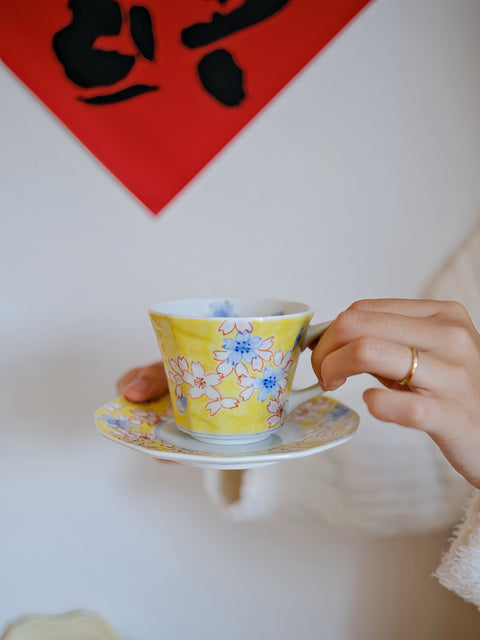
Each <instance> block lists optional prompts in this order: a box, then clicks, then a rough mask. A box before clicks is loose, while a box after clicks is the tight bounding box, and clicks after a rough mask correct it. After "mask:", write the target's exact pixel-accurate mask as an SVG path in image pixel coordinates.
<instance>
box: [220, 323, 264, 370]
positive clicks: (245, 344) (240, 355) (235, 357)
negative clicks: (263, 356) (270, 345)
mask: <svg viewBox="0 0 480 640" xmlns="http://www.w3.org/2000/svg"><path fill="white" fill-rule="evenodd" d="M262 342H263V340H262V338H259V337H258V336H252V334H251V333H249V332H248V331H244V332H243V333H237V335H236V337H235V339H234V340H232V339H231V338H226V339H225V341H224V343H223V348H224V349H226V350H227V351H228V352H229V353H228V357H227V362H229V363H230V364H232V365H234V366H235V365H236V364H238V363H239V362H241V361H242V360H243V361H244V362H248V363H249V364H252V360H253V359H254V358H258V350H259V347H260V346H261V345H262Z"/></svg>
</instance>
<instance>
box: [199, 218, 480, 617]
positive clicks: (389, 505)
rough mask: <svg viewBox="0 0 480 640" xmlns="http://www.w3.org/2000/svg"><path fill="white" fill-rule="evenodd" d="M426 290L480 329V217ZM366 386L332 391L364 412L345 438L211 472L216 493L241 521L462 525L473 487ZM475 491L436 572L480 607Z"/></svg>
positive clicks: (394, 530)
mask: <svg viewBox="0 0 480 640" xmlns="http://www.w3.org/2000/svg"><path fill="white" fill-rule="evenodd" d="M426 296H427V297H430V298H436V299H445V300H447V299H449V300H458V301H460V302H462V303H463V304H464V305H465V306H466V307H467V309H468V310H469V312H470V314H471V317H472V319H473V321H474V322H475V323H476V326H477V327H479V326H480V224H479V225H478V226H477V228H476V229H475V230H474V231H473V232H472V234H470V236H469V238H468V240H467V241H466V243H465V244H464V245H463V246H462V247H460V248H459V250H458V251H457V253H456V254H455V255H454V256H453V257H452V258H451V259H450V261H449V262H448V264H447V265H445V267H444V268H443V269H442V271H441V272H440V273H439V274H437V276H436V277H435V278H434V280H433V282H432V283H431V284H430V286H429V287H428V290H427V291H426ZM367 385H368V386H372V378H371V377H369V376H368V377H367V376H357V377H356V378H354V379H352V380H350V381H349V382H347V384H346V385H344V387H343V388H342V389H341V390H339V391H338V392H337V393H335V394H334V395H335V397H336V398H338V399H339V400H341V401H342V402H345V403H346V404H347V405H349V406H351V407H354V408H355V410H356V411H357V412H358V413H359V414H360V423H361V428H360V429H359V431H358V433H357V434H356V436H355V438H353V439H352V440H351V441H350V442H349V443H348V444H346V445H342V446H341V447H338V448H336V449H332V450H330V451H326V452H324V453H322V454H318V455H314V456H311V457H308V458H303V459H301V460H293V461H288V462H283V463H280V464H276V465H273V466H268V467H260V468H257V469H251V470H249V471H244V472H234V471H226V472H222V471H215V470H209V471H207V472H206V473H205V482H206V487H207V491H208V493H209V495H210V497H211V498H212V500H213V501H214V502H215V503H216V504H217V505H218V506H219V507H220V508H221V509H222V510H223V511H224V513H225V515H226V516H227V517H229V518H230V519H233V520H237V521H240V520H254V519H259V518H266V517H270V516H275V517H288V518H296V519H299V518H300V519H302V520H305V519H306V520H309V521H317V522H324V523H329V524H331V525H334V526H337V527H348V529H349V530H350V531H352V530H356V531H364V532H367V533H370V534H373V535H401V534H413V533H431V532H434V531H441V530H446V529H447V528H449V527H451V526H452V525H453V524H454V523H455V522H458V520H460V518H461V515H462V511H463V509H464V505H465V501H466V500H467V499H468V498H469V497H470V496H471V495H472V492H473V491H472V488H471V486H470V485H469V484H468V483H467V482H466V481H465V480H464V479H463V478H462V477H461V476H460V475H459V474H457V473H456V472H455V471H454V470H453V469H452V467H451V466H450V465H449V464H448V463H447V462H446V461H445V459H444V458H443V456H442V455H441V454H440V452H439V450H438V449H437V447H436V445H434V443H433V442H432V441H431V440H430V438H429V437H428V436H426V434H424V433H422V432H419V431H416V430H413V429H405V428H402V427H399V426H397V425H385V424H384V423H381V422H379V421H377V420H375V419H374V418H373V417H372V416H371V415H370V414H369V413H368V411H367V410H366V408H365V405H364V403H363V401H362V398H361V395H362V392H363V390H364V389H365V388H366V386H367ZM473 493H474V497H473V499H472V498H471V497H470V502H469V506H468V509H467V513H466V516H465V519H464V521H463V523H462V524H461V525H458V526H457V528H456V529H455V531H454V538H453V540H452V543H451V547H450V550H449V552H448V553H447V554H446V555H445V557H444V558H443V560H442V562H441V564H440V567H439V568H438V570H437V572H436V576H437V577H438V579H439V580H440V582H441V584H443V585H444V586H445V587H447V588H448V589H451V590H453V591H455V592H456V593H457V594H459V595H460V596H462V597H463V598H464V599H465V600H468V601H469V602H473V603H474V604H475V605H476V606H477V607H479V608H480V491H475V492H473Z"/></svg>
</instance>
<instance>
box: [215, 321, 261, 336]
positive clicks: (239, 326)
mask: <svg viewBox="0 0 480 640" xmlns="http://www.w3.org/2000/svg"><path fill="white" fill-rule="evenodd" d="M218 330H219V331H221V332H222V333H223V335H224V336H226V335H227V334H228V333H232V331H235V330H237V331H238V333H243V332H244V331H248V333H252V331H253V325H252V323H251V322H250V321H249V320H239V319H238V318H228V319H227V320H224V321H223V322H222V324H221V325H220V326H219V327H218Z"/></svg>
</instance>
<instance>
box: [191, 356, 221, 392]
mask: <svg viewBox="0 0 480 640" xmlns="http://www.w3.org/2000/svg"><path fill="white" fill-rule="evenodd" d="M221 379H222V376H221V375H220V374H218V373H205V370H204V368H203V367H202V365H201V364H200V363H199V362H192V371H191V372H190V371H185V372H184V374H183V380H184V382H186V383H187V384H188V395H189V396H190V397H191V398H200V396H203V395H205V396H207V398H209V399H210V400H219V399H220V398H221V394H220V391H219V390H218V389H216V388H215V387H216V385H217V384H219V382H220V380H221Z"/></svg>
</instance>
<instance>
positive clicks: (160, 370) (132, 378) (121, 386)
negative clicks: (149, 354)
mask: <svg viewBox="0 0 480 640" xmlns="http://www.w3.org/2000/svg"><path fill="white" fill-rule="evenodd" d="M117 390H118V393H120V394H121V395H123V396H124V397H125V398H126V399H127V400H129V401H130V402H145V401H147V400H154V399H155V398H159V397H160V396H162V395H163V394H164V393H166V392H167V390H168V384H167V375H166V373H165V368H164V366H163V363H162V362H155V363H154V364H150V365H147V366H145V367H138V368H136V369H131V370H130V371H127V373H125V374H124V375H123V376H122V377H121V378H120V380H119V381H118V383H117Z"/></svg>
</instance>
